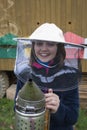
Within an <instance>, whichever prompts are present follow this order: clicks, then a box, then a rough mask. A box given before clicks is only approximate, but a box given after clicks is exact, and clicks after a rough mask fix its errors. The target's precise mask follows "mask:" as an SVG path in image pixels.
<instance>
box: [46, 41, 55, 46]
mask: <svg viewBox="0 0 87 130" xmlns="http://www.w3.org/2000/svg"><path fill="white" fill-rule="evenodd" d="M47 45H48V46H49V47H53V46H55V45H56V44H55V43H53V42H49V43H47Z"/></svg>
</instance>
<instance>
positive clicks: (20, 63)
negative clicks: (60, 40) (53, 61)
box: [14, 38, 87, 91]
mask: <svg viewBox="0 0 87 130" xmlns="http://www.w3.org/2000/svg"><path fill="white" fill-rule="evenodd" d="M17 42H18V44H17V54H16V62H15V68H14V72H15V74H16V75H17V77H18V78H19V79H20V80H21V81H22V82H24V83H25V82H26V81H27V80H29V79H30V78H31V73H32V71H31V67H30V65H29V60H30V51H31V42H30V41H29V40H28V39H27V40H26V39H23V38H22V39H21V38H20V39H18V40H17ZM85 49H86V47H84V46H77V45H76V46H74V45H68V44H65V50H66V58H65V61H64V62H65V66H67V67H69V69H67V70H66V68H65V70H64V69H63V70H62V71H59V72H58V73H56V74H55V75H54V76H53V77H52V76H51V79H50V80H49V77H47V79H46V80H45V78H44V77H40V76H41V75H38V74H35V75H37V78H38V77H39V78H41V80H42V82H43V83H47V84H50V87H51V85H52V84H51V80H53V78H55V77H56V76H58V77H59V79H58V80H59V84H58V86H59V87H58V88H57V89H56V87H55V86H56V85H55V84H54V91H58V90H59V91H60V90H61V91H66V90H70V89H73V88H75V87H77V85H78V82H79V81H78V79H79V77H81V76H80V74H81V62H80V60H81V59H83V58H84V50H85ZM86 57H87V55H86ZM63 76H64V77H65V79H66V80H65V79H64V77H63ZM67 79H68V80H67ZM37 82H38V81H37ZM69 86H70V87H69ZM40 87H41V89H43V86H42V84H41V86H40ZM45 89H46V88H45Z"/></svg>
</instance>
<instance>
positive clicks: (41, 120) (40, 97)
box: [15, 81, 50, 130]
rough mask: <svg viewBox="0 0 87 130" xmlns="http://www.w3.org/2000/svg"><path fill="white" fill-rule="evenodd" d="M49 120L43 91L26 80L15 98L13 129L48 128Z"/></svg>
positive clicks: (37, 129)
mask: <svg viewBox="0 0 87 130" xmlns="http://www.w3.org/2000/svg"><path fill="white" fill-rule="evenodd" d="M49 121H50V114H49V111H47V110H46V109H45V97H44V94H43V92H42V91H41V90H40V89H39V87H38V86H37V85H36V84H35V83H34V82H32V81H28V82H26V84H25V85H24V86H23V88H22V89H21V90H20V91H19V93H18V97H17V100H16V107H15V130H49Z"/></svg>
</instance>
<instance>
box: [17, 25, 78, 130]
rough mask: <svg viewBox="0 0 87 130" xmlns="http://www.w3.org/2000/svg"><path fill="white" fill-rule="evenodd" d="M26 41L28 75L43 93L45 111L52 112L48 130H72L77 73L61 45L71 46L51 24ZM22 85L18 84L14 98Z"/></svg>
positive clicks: (76, 91)
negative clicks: (29, 42)
mask: <svg viewBox="0 0 87 130" xmlns="http://www.w3.org/2000/svg"><path fill="white" fill-rule="evenodd" d="M29 40H30V41H31V42H32V48H31V58H30V66H31V69H32V72H31V75H32V79H33V81H34V82H35V83H36V84H37V85H38V86H39V87H40V89H41V90H42V91H43V92H44V93H45V98H46V108H47V109H49V110H50V111H51V119H50V130H73V125H74V124H75V123H76V122H77V119H78V113H79V94H78V83H79V78H80V73H79V70H78V69H77V68H74V67H71V66H70V65H67V62H66V61H65V58H66V52H65V46H64V45H65V44H70V43H66V42H65V40H64V36H63V32H62V31H61V30H60V29H59V28H58V27H57V26H56V25H55V24H50V23H45V24H43V25H41V26H40V27H38V28H37V29H36V30H35V31H34V32H33V33H32V34H31V36H30V37H29ZM71 44H72V43H71ZM22 74H23V73H22ZM23 84H24V83H23V82H22V80H18V82H17V90H16V96H17V94H18V91H19V90H20V89H21V88H22V86H23ZM16 96H15V98H16Z"/></svg>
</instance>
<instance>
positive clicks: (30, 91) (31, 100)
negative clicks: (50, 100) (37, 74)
mask: <svg viewBox="0 0 87 130" xmlns="http://www.w3.org/2000/svg"><path fill="white" fill-rule="evenodd" d="M16 105H17V109H19V110H20V111H26V110H27V111H30V112H36V111H38V110H41V109H44V108H45V96H44V94H43V92H42V91H41V90H40V89H39V87H38V86H37V85H36V84H35V83H34V82H31V81H27V82H26V83H25V85H24V86H23V87H22V89H21V90H20V91H19V93H18V97H17V101H16Z"/></svg>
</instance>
